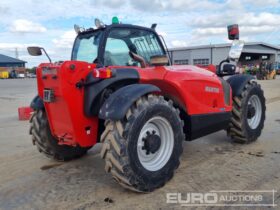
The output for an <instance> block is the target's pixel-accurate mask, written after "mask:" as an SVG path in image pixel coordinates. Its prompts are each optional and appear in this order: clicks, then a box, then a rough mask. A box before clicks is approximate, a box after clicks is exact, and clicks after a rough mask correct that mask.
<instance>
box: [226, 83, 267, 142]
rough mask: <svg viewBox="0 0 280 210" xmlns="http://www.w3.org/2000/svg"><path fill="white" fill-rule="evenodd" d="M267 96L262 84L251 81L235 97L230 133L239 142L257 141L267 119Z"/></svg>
mask: <svg viewBox="0 0 280 210" xmlns="http://www.w3.org/2000/svg"><path fill="white" fill-rule="evenodd" d="M265 110H266V106H265V97H264V93H263V90H262V89H261V87H260V85H259V84H257V83H256V82H254V81H249V82H248V83H247V84H246V85H245V87H244V89H243V91H242V93H241V95H240V96H235V97H234V98H233V110H232V118H231V123H230V126H229V128H228V135H229V136H231V137H232V139H233V140H234V141H235V142H238V143H250V142H253V141H256V140H257V138H258V137H259V136H260V135H261V132H262V129H263V127H264V120H265Z"/></svg>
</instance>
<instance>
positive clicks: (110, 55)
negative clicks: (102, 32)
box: [104, 28, 165, 66]
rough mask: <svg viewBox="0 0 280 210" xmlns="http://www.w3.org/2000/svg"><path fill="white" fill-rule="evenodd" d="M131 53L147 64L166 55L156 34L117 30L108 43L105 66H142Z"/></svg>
mask: <svg viewBox="0 0 280 210" xmlns="http://www.w3.org/2000/svg"><path fill="white" fill-rule="evenodd" d="M130 51H131V52H132V53H135V54H137V55H139V56H141V57H142V58H144V59H145V61H146V62H147V63H149V62H150V58H151V56H155V55H164V54H165V53H164V50H163V49H162V47H161V45H160V43H159V41H158V39H157V36H156V35H155V33H154V32H151V31H146V30H140V29H127V28H115V29H112V30H111V32H110V33H109V36H108V38H107V41H106V46H105V52H104V65H105V66H110V65H115V66H140V63H139V62H137V61H135V60H133V59H132V58H131V57H130V56H129V52H130Z"/></svg>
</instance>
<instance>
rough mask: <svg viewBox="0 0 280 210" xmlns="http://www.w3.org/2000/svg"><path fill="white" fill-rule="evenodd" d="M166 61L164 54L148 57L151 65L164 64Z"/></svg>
mask: <svg viewBox="0 0 280 210" xmlns="http://www.w3.org/2000/svg"><path fill="white" fill-rule="evenodd" d="M168 62H169V61H168V58H167V56H166V55H155V56H151V57H150V63H151V65H153V66H165V65H167V64H168Z"/></svg>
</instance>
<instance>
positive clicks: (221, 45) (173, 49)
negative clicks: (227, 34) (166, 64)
mask: <svg viewBox="0 0 280 210" xmlns="http://www.w3.org/2000/svg"><path fill="white" fill-rule="evenodd" d="M250 45H263V46H265V47H269V48H272V49H275V50H280V46H277V45H272V44H268V43H264V42H247V43H246V42H245V46H250ZM230 46H231V43H225V44H209V45H199V46H189V47H176V48H169V51H184V50H193V49H206V48H222V47H230Z"/></svg>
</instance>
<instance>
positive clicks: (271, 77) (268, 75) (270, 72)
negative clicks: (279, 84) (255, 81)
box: [266, 69, 276, 79]
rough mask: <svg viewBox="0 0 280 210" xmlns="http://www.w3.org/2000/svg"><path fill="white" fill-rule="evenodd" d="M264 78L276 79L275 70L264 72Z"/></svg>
mask: <svg viewBox="0 0 280 210" xmlns="http://www.w3.org/2000/svg"><path fill="white" fill-rule="evenodd" d="M266 79H276V70H275V69H274V70H272V71H269V72H268V73H267V74H266Z"/></svg>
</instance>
